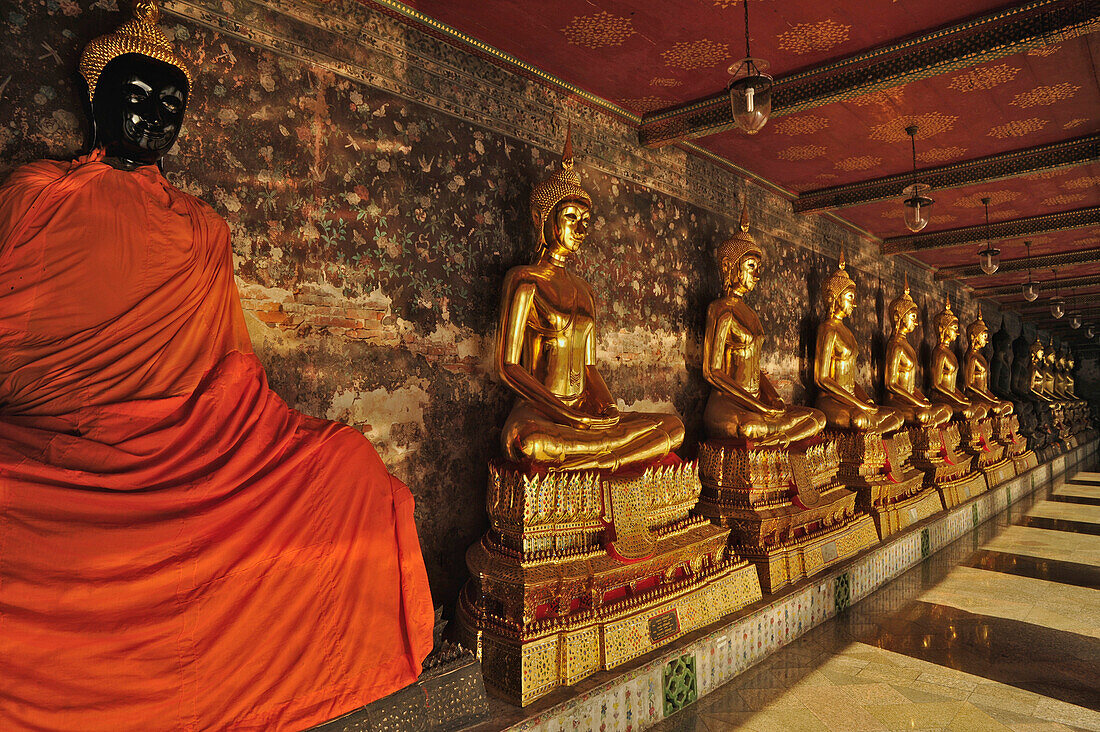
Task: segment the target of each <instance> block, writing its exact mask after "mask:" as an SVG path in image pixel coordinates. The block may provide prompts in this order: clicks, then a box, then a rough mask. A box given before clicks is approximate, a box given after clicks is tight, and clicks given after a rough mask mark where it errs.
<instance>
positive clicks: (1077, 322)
mask: <svg viewBox="0 0 1100 732" xmlns="http://www.w3.org/2000/svg"><path fill="white" fill-rule="evenodd" d="M1070 297H1071V298H1072V300H1071V302H1072V303H1073V304H1072V305H1071V306H1070V312H1071V313H1072V316H1071V317H1070V319H1069V327H1070V328H1073V329H1074V330H1077V329H1078V328H1080V327H1081V311H1079V310H1078V309H1077V288H1074V289H1073V294H1072V295H1071V296H1070Z"/></svg>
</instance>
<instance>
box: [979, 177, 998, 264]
mask: <svg viewBox="0 0 1100 732" xmlns="http://www.w3.org/2000/svg"><path fill="white" fill-rule="evenodd" d="M982 205H983V206H985V248H984V249H982V250H981V251H979V252H978V264H979V265H980V266H981V268H982V272H985V273H986V274H987V275H991V274H993V273H995V272H996V271H997V268H998V267H1000V266H1001V262H1000V255H1001V250H1000V249H998V248H997V247H995V246H993V245H992V244H990V243H989V196H986V197H985V198H983V199H982Z"/></svg>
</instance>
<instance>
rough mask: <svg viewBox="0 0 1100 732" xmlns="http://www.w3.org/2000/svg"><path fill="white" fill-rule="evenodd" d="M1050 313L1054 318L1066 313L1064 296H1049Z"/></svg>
mask: <svg viewBox="0 0 1100 732" xmlns="http://www.w3.org/2000/svg"><path fill="white" fill-rule="evenodd" d="M1050 314H1051V315H1053V316H1054V317H1055V318H1060V317H1062V316H1063V315H1065V314H1066V301H1065V298H1062V297H1059V296H1058V295H1055V296H1054V297H1052V298H1050Z"/></svg>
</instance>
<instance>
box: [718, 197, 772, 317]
mask: <svg viewBox="0 0 1100 732" xmlns="http://www.w3.org/2000/svg"><path fill="white" fill-rule="evenodd" d="M715 257H716V258H717V259H718V269H719V271H720V272H721V273H722V290H723V291H724V292H725V293H726V294H727V295H736V296H738V297H743V296H744V295H745V293H747V292H750V291H751V290H752V289H753V288H754V287H756V283H757V282H759V281H760V269H761V267H762V266H763V264H764V250H762V249H761V248H760V245H759V244H757V243H756V240H755V239H753V238H752V235H751V234H749V209H748V207H747V206H746V207H745V208H743V209H741V230H740V231H739V232H737V233H736V234H734V235H733V236H732V237H730V238H729V239H726V240H725V241H724V242H722V243H721V244H719V245H718V251H717V252H715Z"/></svg>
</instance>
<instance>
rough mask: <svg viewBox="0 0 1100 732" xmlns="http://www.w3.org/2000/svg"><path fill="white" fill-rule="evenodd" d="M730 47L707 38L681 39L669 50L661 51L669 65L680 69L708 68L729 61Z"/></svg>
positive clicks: (662, 56)
mask: <svg viewBox="0 0 1100 732" xmlns="http://www.w3.org/2000/svg"><path fill="white" fill-rule="evenodd" d="M729 57H730V47H729V44H727V43H719V42H718V41H711V40H708V39H706V38H701V39H699V40H698V41H680V42H679V43H675V44H673V46H672V48H670V49H668V50H667V51H661V58H663V59H664V60H665V63H666V64H667V65H669V66H672V67H674V68H678V69H689V70H690V69H706V68H710V67H711V66H718V65H719V64H721V63H723V62H725V61H728V60H729Z"/></svg>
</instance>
